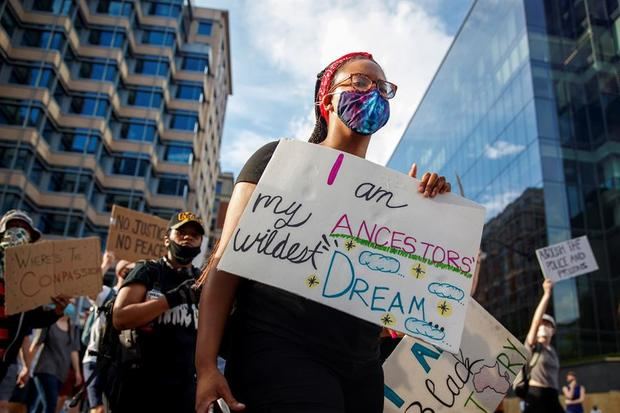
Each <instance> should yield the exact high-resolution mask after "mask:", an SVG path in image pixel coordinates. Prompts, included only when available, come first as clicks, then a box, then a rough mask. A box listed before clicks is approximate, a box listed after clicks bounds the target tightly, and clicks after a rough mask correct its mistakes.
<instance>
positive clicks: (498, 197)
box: [481, 191, 522, 219]
mask: <svg viewBox="0 0 620 413" xmlns="http://www.w3.org/2000/svg"><path fill="white" fill-rule="evenodd" d="M521 193H522V192H518V191H506V192H503V193H501V194H495V195H485V196H484V197H483V198H482V202H481V203H482V205H484V207H485V208H486V209H487V219H491V218H493V217H494V216H495V215H497V214H499V213H500V212H502V211H503V210H504V208H506V206H508V204H509V203H511V202H512V201H514V200H515V199H517V197H518V196H519V195H521Z"/></svg>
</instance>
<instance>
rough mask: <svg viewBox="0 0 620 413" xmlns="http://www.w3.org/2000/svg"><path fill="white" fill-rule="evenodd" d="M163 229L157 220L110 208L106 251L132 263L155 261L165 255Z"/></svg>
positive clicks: (121, 209) (164, 225)
mask: <svg viewBox="0 0 620 413" xmlns="http://www.w3.org/2000/svg"><path fill="white" fill-rule="evenodd" d="M167 229H168V222H167V221H165V220H163V219H161V218H158V217H156V216H153V215H149V214H145V213H142V212H138V211H134V210H132V209H128V208H123V207H121V206H118V205H114V206H113V207H112V216H111V219H110V231H109V232H108V241H107V245H106V249H107V250H108V251H111V252H113V253H114V256H115V257H116V258H117V259H124V260H128V261H132V262H134V261H138V260H144V259H150V258H159V257H162V256H163V255H165V253H166V247H165V246H164V236H165V235H166V230H167Z"/></svg>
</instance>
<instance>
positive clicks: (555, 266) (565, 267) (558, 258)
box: [536, 235, 598, 282]
mask: <svg viewBox="0 0 620 413" xmlns="http://www.w3.org/2000/svg"><path fill="white" fill-rule="evenodd" d="M536 257H538V263H539V264H540V268H541V269H542V272H543V275H544V276H545V278H548V279H550V280H551V281H553V282H557V281H561V280H566V279H568V278H573V277H577V276H578V275H582V274H586V273H589V272H592V271H596V270H598V264H597V263H596V259H595V258H594V253H593V252H592V248H591V247H590V243H589V242H588V237H587V236H585V235H584V236H582V237H579V238H573V239H571V240H568V241H564V242H560V243H559V244H554V245H549V246H548V247H544V248H540V249H537V250H536Z"/></svg>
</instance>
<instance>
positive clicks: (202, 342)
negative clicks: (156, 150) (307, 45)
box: [196, 53, 450, 413]
mask: <svg viewBox="0 0 620 413" xmlns="http://www.w3.org/2000/svg"><path fill="white" fill-rule="evenodd" d="M395 93H396V85H394V84H393V83H390V82H388V81H387V80H386V77H385V74H384V73H383V70H382V69H381V67H380V66H379V64H378V63H377V62H376V61H375V60H373V58H372V56H371V55H370V54H368V53H350V54H347V55H345V56H342V57H341V58H339V59H337V60H335V61H334V62H332V63H331V64H329V65H328V66H327V68H326V69H325V70H323V71H322V72H321V73H319V75H318V79H317V81H316V86H315V96H314V101H315V103H316V107H315V115H316V125H315V129H314V132H313V133H312V136H311V138H310V142H311V143H315V144H319V145H324V146H327V147H330V148H334V149H337V150H340V151H343V152H347V153H350V154H353V155H356V156H359V157H362V158H363V157H365V156H366V151H367V148H368V144H369V143H370V138H371V135H372V134H373V133H375V132H376V131H377V130H379V129H380V128H381V127H383V126H384V125H385V124H386V122H387V121H388V118H389V99H391V98H393V97H394V95H395ZM277 145H278V142H272V143H270V144H267V145H265V146H264V147H262V148H261V149H259V150H258V151H257V152H256V153H255V154H254V155H252V157H251V158H250V159H249V160H248V162H247V163H246V164H245V166H244V168H243V170H242V171H241V173H240V175H239V177H238V179H237V183H236V185H235V188H234V191H233V195H232V199H231V201H230V204H229V206H228V210H227V213H226V221H225V223H224V228H223V232H222V238H221V240H220V244H219V245H218V247H217V249H216V251H215V253H214V255H213V256H212V259H211V261H210V263H209V266H208V267H207V270H205V272H204V273H203V277H202V279H203V281H204V280H205V279H206V286H205V288H204V289H203V292H202V297H201V300H200V302H201V305H200V315H199V317H198V323H199V327H198V342H197V351H196V368H197V373H198V389H197V400H196V409H197V411H198V412H199V413H205V412H207V410H208V408H209V407H210V406H212V405H213V404H214V402H215V401H216V400H217V399H218V398H220V397H221V398H223V399H224V400H225V401H226V402H227V403H228V405H229V406H230V408H231V409H232V410H234V411H240V410H244V409H245V405H244V404H242V403H240V402H239V401H237V399H236V398H238V400H240V401H243V402H244V403H247V411H250V412H297V413H303V412H308V413H309V412H324V413H328V412H333V413H344V412H362V411H363V412H381V411H383V372H382V369H381V363H380V361H379V335H380V333H381V327H379V326H376V325H374V324H371V323H369V322H367V321H363V320H361V319H358V318H356V317H353V316H351V315H348V314H345V313H343V312H340V311H338V310H335V309H333V308H330V307H327V306H324V305H322V304H319V303H316V302H314V301H310V300H307V299H305V298H302V297H299V296H297V295H294V294H291V293H288V292H285V291H283V290H280V289H278V288H274V287H270V286H267V285H265V284H261V283H259V282H256V281H249V280H245V279H244V280H242V279H241V278H239V277H237V276H235V275H233V274H229V273H225V272H223V271H218V270H217V269H216V267H217V263H218V262H219V259H220V258H221V257H222V255H223V253H224V250H225V248H226V246H227V244H228V242H229V241H230V240H231V237H232V235H233V232H234V230H235V227H236V226H237V223H238V222H239V219H240V218H241V215H242V213H243V211H244V209H245V207H246V205H247V204H248V201H249V199H250V197H251V196H252V193H253V191H254V189H255V187H256V184H257V183H258V181H259V179H260V177H261V175H262V173H263V171H264V169H265V167H266V166H267V164H268V163H269V160H270V159H271V156H272V155H273V152H274V150H275V148H276V146H277ZM282 173H283V174H286V171H282ZM409 175H410V176H412V177H415V176H416V167H415V165H414V166H412V169H411V171H410V172H409ZM418 190H419V192H420V193H423V194H424V196H426V197H434V196H435V195H437V194H440V193H444V192H448V191H450V184H448V183H447V182H446V180H445V178H444V177H440V176H438V175H437V174H430V173H427V174H425V175H424V177H423V178H422V181H421V183H420V186H419V188H418ZM235 301H236V307H235V315H234V317H233V318H234V323H231V324H230V325H229V327H231V330H232V331H231V337H232V340H231V345H230V346H229V347H230V348H229V350H230V355H229V357H228V359H227V366H226V378H224V376H223V375H222V374H221V373H220V372H219V371H218V370H217V354H218V350H219V349H220V344H221V342H222V337H223V334H224V327H225V325H226V321H227V319H228V315H229V313H230V310H231V308H232V306H233V302H235ZM229 384H230V387H229ZM231 389H232V392H231ZM233 394H234V396H233Z"/></svg>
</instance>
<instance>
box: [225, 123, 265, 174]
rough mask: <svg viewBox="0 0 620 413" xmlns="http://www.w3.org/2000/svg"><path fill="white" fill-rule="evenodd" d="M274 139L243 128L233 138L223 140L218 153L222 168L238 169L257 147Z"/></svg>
mask: <svg viewBox="0 0 620 413" xmlns="http://www.w3.org/2000/svg"><path fill="white" fill-rule="evenodd" d="M274 140H275V139H274V138H273V137H271V136H268V137H266V136H261V135H259V134H257V133H255V132H252V131H248V130H243V131H241V132H240V133H239V134H238V135H237V136H236V137H235V139H234V140H228V141H223V144H222V152H221V154H220V155H221V156H220V159H221V162H222V170H223V171H230V170H234V171H238V170H240V169H241V168H242V167H243V165H244V164H245V162H246V161H247V160H248V158H249V157H250V156H252V154H253V153H254V152H256V150H257V149H259V148H260V147H261V146H263V145H265V144H267V143H269V142H271V141H274Z"/></svg>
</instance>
